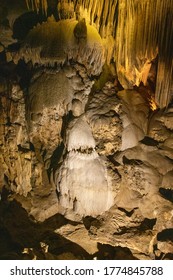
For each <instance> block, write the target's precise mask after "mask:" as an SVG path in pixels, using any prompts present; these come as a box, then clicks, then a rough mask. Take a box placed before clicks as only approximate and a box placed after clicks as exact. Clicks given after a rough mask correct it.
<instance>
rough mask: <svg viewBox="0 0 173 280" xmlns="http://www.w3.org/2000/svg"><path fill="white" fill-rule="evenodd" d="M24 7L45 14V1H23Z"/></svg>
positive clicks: (46, 5)
mask: <svg viewBox="0 0 173 280" xmlns="http://www.w3.org/2000/svg"><path fill="white" fill-rule="evenodd" d="M25 1H26V5H27V7H28V9H30V8H31V9H32V10H36V11H37V12H39V10H42V11H43V12H44V13H45V14H46V13H47V7H48V4H47V0H25Z"/></svg>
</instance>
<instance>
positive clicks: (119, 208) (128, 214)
mask: <svg viewBox="0 0 173 280" xmlns="http://www.w3.org/2000/svg"><path fill="white" fill-rule="evenodd" d="M118 210H120V211H122V212H124V213H125V214H126V216H127V217H131V216H132V215H133V213H134V211H135V209H133V210H131V211H127V210H126V209H124V208H121V207H118Z"/></svg>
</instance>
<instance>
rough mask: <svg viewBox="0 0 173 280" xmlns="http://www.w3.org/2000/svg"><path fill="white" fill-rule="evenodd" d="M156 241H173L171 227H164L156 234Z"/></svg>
mask: <svg viewBox="0 0 173 280" xmlns="http://www.w3.org/2000/svg"><path fill="white" fill-rule="evenodd" d="M157 240H158V241H172V242H173V228H169V229H164V230H162V231H161V232H159V233H158V234H157Z"/></svg>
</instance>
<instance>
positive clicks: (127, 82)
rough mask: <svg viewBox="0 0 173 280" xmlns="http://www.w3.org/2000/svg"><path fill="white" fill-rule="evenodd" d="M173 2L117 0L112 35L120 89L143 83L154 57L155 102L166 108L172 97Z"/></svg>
mask: <svg viewBox="0 0 173 280" xmlns="http://www.w3.org/2000/svg"><path fill="white" fill-rule="evenodd" d="M172 18H173V1H172V0H166V1H161V0H156V1H155V0H151V1H148V0H144V1H137V0H128V1H127V0H119V10H118V29H117V36H116V47H117V52H116V62H117V69H118V75H119V78H120V80H121V82H122V85H123V86H124V87H127V88H129V87H130V86H133V85H137V86H138V85H139V84H140V82H141V81H142V82H143V83H144V84H145V82H146V79H147V76H148V73H149V69H150V63H151V61H152V60H153V59H154V58H156V56H157V55H158V72H157V82H156V102H157V103H158V105H159V106H160V107H166V106H167V105H168V104H169V102H170V99H171V95H173V93H172V91H173V89H172V84H173V78H172V64H173V63H172V60H173V50H172V46H171V45H172V42H173V20H172Z"/></svg>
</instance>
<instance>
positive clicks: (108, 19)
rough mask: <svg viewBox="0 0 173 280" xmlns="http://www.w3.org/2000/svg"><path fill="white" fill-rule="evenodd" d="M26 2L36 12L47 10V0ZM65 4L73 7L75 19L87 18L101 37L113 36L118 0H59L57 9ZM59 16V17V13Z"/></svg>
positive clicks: (28, 0)
mask: <svg viewBox="0 0 173 280" xmlns="http://www.w3.org/2000/svg"><path fill="white" fill-rule="evenodd" d="M26 3H27V7H28V8H31V9H33V10H36V11H37V12H38V11H39V10H40V9H42V10H43V11H45V12H46V11H47V7H48V1H47V0H26ZM65 4H67V5H69V6H73V7H74V12H75V14H76V18H77V19H80V18H81V17H85V18H86V19H88V23H89V24H91V25H94V26H95V27H96V28H97V30H98V31H99V33H100V35H101V37H106V36H108V35H110V34H111V35H113V36H115V30H116V23H117V22H116V20H117V17H116V12H117V4H118V0H108V1H105V0H60V1H58V5H57V9H58V10H59V8H60V7H61V6H63V5H65ZM59 17H60V18H61V15H59Z"/></svg>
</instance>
